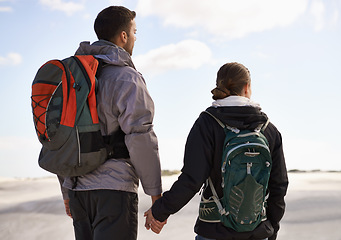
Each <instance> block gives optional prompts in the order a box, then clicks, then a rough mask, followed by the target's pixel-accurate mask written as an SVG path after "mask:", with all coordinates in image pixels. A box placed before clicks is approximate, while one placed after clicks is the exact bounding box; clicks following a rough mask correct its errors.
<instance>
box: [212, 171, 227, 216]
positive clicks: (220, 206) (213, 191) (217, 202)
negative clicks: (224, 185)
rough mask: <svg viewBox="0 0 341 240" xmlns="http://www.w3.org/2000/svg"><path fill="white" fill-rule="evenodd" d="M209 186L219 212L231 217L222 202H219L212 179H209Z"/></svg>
mask: <svg viewBox="0 0 341 240" xmlns="http://www.w3.org/2000/svg"><path fill="white" fill-rule="evenodd" d="M208 184H209V185H210V188H211V192H212V194H213V196H212V198H213V200H214V202H215V204H216V205H217V207H218V211H219V213H220V215H229V212H226V210H225V208H223V205H221V202H220V201H219V197H218V194H217V192H216V190H215V188H214V186H213V182H212V180H211V178H210V177H209V178H208Z"/></svg>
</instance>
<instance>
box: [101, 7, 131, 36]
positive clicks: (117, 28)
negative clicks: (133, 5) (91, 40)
mask: <svg viewBox="0 0 341 240" xmlns="http://www.w3.org/2000/svg"><path fill="white" fill-rule="evenodd" d="M135 17H136V13H135V12H134V11H130V10H129V9H128V8H125V7H121V6H111V7H108V8H105V9H103V10H102V11H101V12H100V13H99V14H98V15H97V18H96V20H95V24H94V28H95V32H96V35H97V37H98V39H103V40H107V41H110V40H111V39H112V38H113V37H115V36H116V35H117V34H120V33H121V32H122V31H125V32H126V33H127V34H128V37H129V30H130V27H131V20H133V19H134V18H135Z"/></svg>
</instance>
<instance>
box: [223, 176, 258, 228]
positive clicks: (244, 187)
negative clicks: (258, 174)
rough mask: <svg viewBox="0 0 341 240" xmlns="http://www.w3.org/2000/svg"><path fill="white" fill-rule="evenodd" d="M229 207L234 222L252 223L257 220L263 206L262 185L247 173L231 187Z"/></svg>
mask: <svg viewBox="0 0 341 240" xmlns="http://www.w3.org/2000/svg"><path fill="white" fill-rule="evenodd" d="M229 207H230V214H231V215H232V216H233V218H234V219H235V221H236V222H238V223H240V224H252V223H253V222H255V221H257V219H258V217H259V216H260V214H261V212H262V208H263V185H261V184H259V183H257V182H256V180H255V179H254V177H252V175H250V174H248V175H247V176H246V178H245V179H244V181H243V182H242V183H240V184H239V185H237V186H233V187H232V188H231V192H230V197H229Z"/></svg>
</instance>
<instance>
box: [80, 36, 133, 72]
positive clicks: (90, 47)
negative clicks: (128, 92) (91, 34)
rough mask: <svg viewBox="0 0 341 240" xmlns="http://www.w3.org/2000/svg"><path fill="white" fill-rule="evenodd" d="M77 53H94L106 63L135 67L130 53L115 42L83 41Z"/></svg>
mask: <svg viewBox="0 0 341 240" xmlns="http://www.w3.org/2000/svg"><path fill="white" fill-rule="evenodd" d="M75 55H93V56H94V57H96V58H99V59H102V60H103V62H104V63H107V64H110V65H114V66H121V67H123V66H129V67H132V68H134V69H135V66H134V64H133V61H132V60H131V57H130V55H129V53H128V52H127V51H126V50H124V49H123V48H121V47H118V46H116V45H115V44H113V43H111V42H109V41H105V40H99V41H96V42H94V43H93V44H90V42H81V43H80V44H79V48H78V49H77V51H76V54H75Z"/></svg>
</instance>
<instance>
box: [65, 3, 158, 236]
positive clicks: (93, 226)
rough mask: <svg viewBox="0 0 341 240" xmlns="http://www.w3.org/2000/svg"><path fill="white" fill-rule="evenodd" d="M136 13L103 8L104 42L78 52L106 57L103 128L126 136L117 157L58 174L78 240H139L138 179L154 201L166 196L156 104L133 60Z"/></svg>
mask: <svg viewBox="0 0 341 240" xmlns="http://www.w3.org/2000/svg"><path fill="white" fill-rule="evenodd" d="M135 16H136V13H135V12H134V11H130V10H129V9H127V8H125V7H118V6H111V7H108V8H106V9H104V10H103V11H101V12H100V13H99V14H98V16H97V18H96V20H95V24H94V28H95V32H96V34H97V37H98V39H99V41H97V42H95V43H93V44H91V45H90V43H89V42H82V43H81V44H80V47H79V49H78V50H77V52H76V55H94V56H95V57H96V58H98V59H100V60H102V62H103V66H102V67H100V74H99V76H98V93H97V108H98V116H99V120H100V127H101V132H102V135H104V136H106V135H108V136H110V135H113V134H116V136H121V142H118V144H117V146H118V147H116V149H115V151H114V156H113V158H110V159H108V160H107V161H106V162H105V163H104V164H103V165H101V166H100V167H99V168H98V169H96V170H95V171H93V172H91V173H89V174H86V175H84V176H81V177H77V178H66V179H62V178H61V177H59V179H60V181H61V182H63V187H62V192H63V198H64V203H65V208H66V212H67V214H68V215H69V216H72V218H73V225H74V230H75V236H76V239H78V240H84V239H86V240H87V239H89V240H105V239H116V240H119V239H122V240H133V239H136V238H137V205H138V199H137V197H138V196H137V190H138V184H139V179H140V180H141V183H142V187H143V189H144V192H145V193H146V194H147V195H150V196H151V198H152V203H154V201H155V200H156V199H158V198H159V197H160V196H161V192H162V189H161V169H160V160H159V155H158V142H157V138H156V135H155V133H154V130H153V125H152V122H153V117H154V103H153V101H152V99H151V97H150V95H149V93H148V90H147V88H146V83H145V81H144V79H143V77H142V75H141V74H140V73H139V72H137V71H136V69H135V67H134V64H133V62H132V60H131V55H132V53H133V48H134V43H135V40H136V36H135V34H136V23H135ZM119 139H120V138H119V137H118V139H114V140H115V141H116V142H117V141H119Z"/></svg>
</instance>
